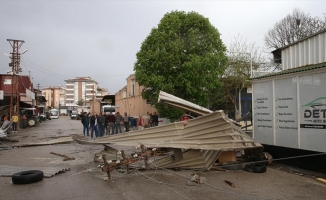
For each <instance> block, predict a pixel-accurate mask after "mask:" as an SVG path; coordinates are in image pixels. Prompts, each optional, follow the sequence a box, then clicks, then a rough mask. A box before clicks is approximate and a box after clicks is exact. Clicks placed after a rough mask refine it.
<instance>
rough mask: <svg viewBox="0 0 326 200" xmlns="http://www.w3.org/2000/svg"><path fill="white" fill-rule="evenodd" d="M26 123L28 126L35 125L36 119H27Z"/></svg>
mask: <svg viewBox="0 0 326 200" xmlns="http://www.w3.org/2000/svg"><path fill="white" fill-rule="evenodd" d="M27 123H28V125H29V126H35V124H36V120H35V119H29V120H28V122H27Z"/></svg>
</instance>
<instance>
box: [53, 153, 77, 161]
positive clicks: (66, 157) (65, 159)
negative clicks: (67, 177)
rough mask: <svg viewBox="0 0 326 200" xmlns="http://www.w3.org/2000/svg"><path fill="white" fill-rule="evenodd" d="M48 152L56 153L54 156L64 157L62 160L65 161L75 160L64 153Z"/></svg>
mask: <svg viewBox="0 0 326 200" xmlns="http://www.w3.org/2000/svg"><path fill="white" fill-rule="evenodd" d="M50 154H53V155H56V156H61V157H64V159H63V161H67V160H75V158H74V157H69V156H66V155H63V154H58V153H54V152H50Z"/></svg>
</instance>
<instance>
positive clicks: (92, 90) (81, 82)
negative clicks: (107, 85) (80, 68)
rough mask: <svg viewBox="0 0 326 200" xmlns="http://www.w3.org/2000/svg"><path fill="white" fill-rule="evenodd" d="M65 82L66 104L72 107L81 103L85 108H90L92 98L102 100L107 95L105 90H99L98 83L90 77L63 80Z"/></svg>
mask: <svg viewBox="0 0 326 200" xmlns="http://www.w3.org/2000/svg"><path fill="white" fill-rule="evenodd" d="M65 82H66V91H67V92H66V104H67V105H72V104H76V103H77V102H79V101H81V100H82V101H83V102H84V105H85V106H90V104H91V100H92V99H93V97H95V98H96V99H102V98H103V96H105V95H108V94H109V92H108V90H107V89H104V88H99V87H98V83H97V81H95V80H92V79H91V78H90V77H76V78H75V79H69V80H65Z"/></svg>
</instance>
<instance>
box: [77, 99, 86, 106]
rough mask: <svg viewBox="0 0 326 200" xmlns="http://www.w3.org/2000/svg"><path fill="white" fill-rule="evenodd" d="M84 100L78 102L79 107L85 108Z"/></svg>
mask: <svg viewBox="0 0 326 200" xmlns="http://www.w3.org/2000/svg"><path fill="white" fill-rule="evenodd" d="M84 102H85V101H84V99H80V100H79V101H77V102H76V104H77V105H78V106H83V105H84Z"/></svg>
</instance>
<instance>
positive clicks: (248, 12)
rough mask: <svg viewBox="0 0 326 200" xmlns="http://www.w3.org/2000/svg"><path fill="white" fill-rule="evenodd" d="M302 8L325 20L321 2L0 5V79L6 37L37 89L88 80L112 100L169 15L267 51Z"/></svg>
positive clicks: (5, 60)
mask: <svg viewBox="0 0 326 200" xmlns="http://www.w3.org/2000/svg"><path fill="white" fill-rule="evenodd" d="M294 8H299V9H301V10H303V11H304V12H305V13H310V14H311V16H320V17H321V16H322V15H323V12H325V11H326V10H325V8H326V1H323V0H319V1H312V0H309V1H263V0H260V1H258V0H257V1H218V0H216V1H213V0H211V1H195V0H193V1H187V0H183V1H172V0H167V1H156V0H152V1H145V0H129V1H127V0H124V1H123V0H122V1H118V0H116V1H113V0H107V1H94V0H93V1H55V0H47V1H46V0H43V1H27V0H26V1H23V0H21V1H15V0H10V1H9V0H8V1H7V0H1V1H0V22H1V23H0V53H1V54H0V73H1V74H4V73H7V71H9V70H10V68H9V67H8V63H9V62H10V59H9V58H8V57H6V56H4V53H7V54H9V53H10V51H11V50H12V48H11V46H10V44H9V42H7V39H19V40H24V41H25V43H24V44H23V46H22V47H21V49H20V52H22V51H24V50H25V49H28V51H27V52H26V53H25V54H23V55H22V58H21V68H22V69H23V73H22V74H29V71H30V75H31V77H32V78H33V83H34V87H36V85H37V84H38V83H39V84H40V85H43V86H53V85H60V86H65V82H64V80H66V79H73V78H75V77H77V76H79V77H80V76H89V77H91V78H92V79H94V80H96V81H97V82H98V83H99V87H104V88H107V89H108V90H109V92H110V94H115V93H116V92H118V91H119V90H120V89H122V88H123V87H124V86H125V85H126V78H127V77H128V76H129V75H130V74H133V73H134V71H133V65H134V63H135V61H136V53H137V52H138V51H139V50H140V46H141V43H142V42H143V41H144V40H145V38H146V37H147V35H148V34H149V33H150V31H151V29H152V28H153V27H157V24H158V23H159V21H160V19H161V18H162V17H163V16H164V14H166V13H167V12H171V11H173V10H179V11H186V12H189V11H195V12H198V13H199V14H201V15H203V16H204V17H206V18H209V20H210V22H211V23H212V25H213V26H215V27H216V28H217V29H218V30H219V32H220V33H221V39H222V41H223V43H224V44H225V45H226V46H227V47H228V46H229V45H230V43H231V41H232V39H233V38H234V37H236V36H237V35H238V34H240V35H241V36H243V38H246V39H247V41H248V42H250V43H255V44H256V45H257V46H261V47H264V41H263V40H264V35H265V34H266V33H267V31H268V29H269V28H271V27H272V26H273V25H274V24H275V23H276V22H277V21H279V20H280V19H282V18H283V17H285V16H286V15H287V14H289V13H291V12H292V11H293V9H294Z"/></svg>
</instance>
